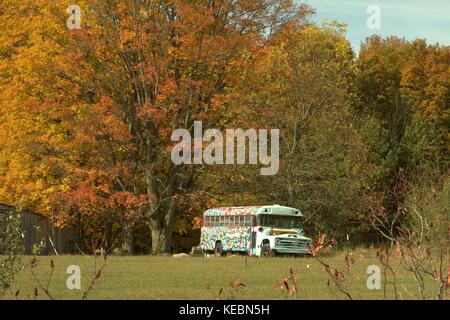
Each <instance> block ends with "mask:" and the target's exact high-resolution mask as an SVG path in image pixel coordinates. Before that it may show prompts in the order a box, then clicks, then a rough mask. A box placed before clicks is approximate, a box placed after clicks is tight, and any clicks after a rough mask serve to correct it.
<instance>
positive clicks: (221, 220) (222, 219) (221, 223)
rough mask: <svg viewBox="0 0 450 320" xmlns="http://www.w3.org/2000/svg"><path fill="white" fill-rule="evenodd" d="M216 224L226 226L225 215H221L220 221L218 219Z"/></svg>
mask: <svg viewBox="0 0 450 320" xmlns="http://www.w3.org/2000/svg"><path fill="white" fill-rule="evenodd" d="M216 225H217V226H218V227H223V226H224V216H219V221H216Z"/></svg>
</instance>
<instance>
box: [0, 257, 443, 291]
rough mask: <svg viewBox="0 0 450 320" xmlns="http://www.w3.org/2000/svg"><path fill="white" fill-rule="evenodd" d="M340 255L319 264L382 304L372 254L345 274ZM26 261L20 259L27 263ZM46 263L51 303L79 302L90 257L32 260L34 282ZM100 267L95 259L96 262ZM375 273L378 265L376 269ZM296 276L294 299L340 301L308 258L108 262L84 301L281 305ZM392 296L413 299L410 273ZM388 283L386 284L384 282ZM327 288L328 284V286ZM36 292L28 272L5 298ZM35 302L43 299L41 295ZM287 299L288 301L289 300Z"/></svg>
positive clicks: (91, 263)
mask: <svg viewBox="0 0 450 320" xmlns="http://www.w3.org/2000/svg"><path fill="white" fill-rule="evenodd" d="M345 253H346V252H339V253H335V254H334V255H332V256H327V257H323V260H324V261H325V262H326V263H328V264H329V265H330V266H331V267H333V268H338V270H339V271H342V272H343V273H344V277H345V284H344V285H345V287H346V288H347V289H348V291H349V292H350V294H351V295H352V297H353V298H354V299H384V294H383V289H381V290H369V289H368V288H367V285H366V281H367V278H368V277H369V274H367V273H366V271H367V267H368V266H369V265H380V264H379V263H378V261H377V260H376V258H375V250H363V249H358V250H355V251H353V257H354V260H355V263H354V264H353V266H352V267H351V270H350V274H347V270H346V266H345ZM31 259H32V257H24V259H23V261H24V263H25V262H29V261H30V260H31ZM50 259H53V261H54V266H55V269H54V274H53V277H52V280H51V282H50V287H49V289H50V292H51V294H52V295H53V297H54V298H55V299H80V297H81V295H82V291H83V290H84V289H86V288H87V287H88V284H89V282H90V280H91V279H92V272H93V266H94V258H93V257H92V256H79V255H73V256H58V257H57V256H51V257H48V256H45V257H42V256H40V257H38V260H39V267H38V268H36V270H39V271H38V273H39V275H40V277H39V278H40V281H41V282H42V283H44V284H45V283H46V279H47V278H46V276H45V272H47V271H49V270H50ZM96 263H97V265H101V259H99V258H98V259H97V262H96ZM70 265H78V266H79V267H80V269H81V278H82V281H81V282H82V290H69V289H67V287H66V280H67V278H68V276H69V274H67V273H66V269H67V267H68V266H70ZM380 267H381V265H380ZM291 268H292V270H293V271H294V273H295V274H296V276H297V282H298V283H297V287H298V293H297V298H298V299H346V297H345V295H343V294H342V293H340V292H338V291H337V290H336V288H335V287H334V286H333V285H330V286H328V284H327V283H328V280H329V276H328V274H327V273H326V272H325V270H324V267H323V266H321V265H320V264H319V263H318V262H317V261H316V260H315V259H314V258H292V257H277V258H255V257H249V258H248V259H247V266H246V264H245V257H244V256H227V257H210V258H204V257H186V258H173V257H151V256H132V257H122V256H109V257H108V258H107V265H106V267H105V269H104V272H103V274H102V276H101V277H100V278H99V280H98V282H97V283H96V284H95V286H94V288H93V290H92V291H91V292H90V293H89V295H88V299H215V298H216V296H217V294H218V292H219V290H220V289H221V288H224V290H223V293H222V296H221V297H222V298H223V299H225V298H237V299H285V296H284V295H283V293H282V291H281V290H280V289H279V288H277V287H276V284H277V283H278V282H279V281H280V280H281V279H283V278H287V277H289V273H290V271H289V270H290V269H291ZM397 277H398V280H397V282H398V284H397V285H398V292H399V298H401V299H417V298H419V295H418V290H417V285H416V282H415V280H414V277H413V276H412V274H411V273H408V272H406V271H405V270H404V268H403V267H399V269H398V275H397ZM388 279H389V278H388ZM237 280H239V281H240V282H242V283H243V284H244V285H245V287H244V288H243V289H242V290H240V292H239V293H238V294H234V293H233V294H231V293H230V292H231V291H232V289H230V287H229V284H230V282H231V281H237ZM330 283H331V281H330ZM427 285H428V288H427V290H428V291H429V292H430V295H431V294H432V296H430V298H434V297H435V292H436V290H437V286H436V283H435V281H434V280H433V279H432V278H430V279H429V281H428V282H427ZM35 287H36V288H39V287H38V285H37V283H36V280H34V279H33V277H32V275H31V273H30V271H29V270H26V269H25V270H23V271H21V272H20V273H19V274H18V276H17V279H16V281H15V283H14V286H13V288H12V289H11V290H10V291H9V292H8V294H7V296H6V298H7V299H15V293H16V292H17V290H19V295H18V299H30V298H31V299H33V298H34V296H33V292H34V288H35ZM388 289H389V290H388V291H389V293H388V298H393V294H392V292H393V291H392V287H391V286H389V287H388ZM38 292H39V295H38V299H48V298H47V297H46V296H45V294H44V293H42V292H41V290H39V291H38ZM291 298H293V297H291Z"/></svg>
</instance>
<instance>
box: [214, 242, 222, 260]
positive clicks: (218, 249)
mask: <svg viewBox="0 0 450 320" xmlns="http://www.w3.org/2000/svg"><path fill="white" fill-rule="evenodd" d="M214 254H215V255H216V257H221V256H223V249H222V243H221V242H220V241H217V242H216V247H215V248H214Z"/></svg>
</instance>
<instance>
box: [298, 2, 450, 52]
mask: <svg viewBox="0 0 450 320" xmlns="http://www.w3.org/2000/svg"><path fill="white" fill-rule="evenodd" d="M304 2H306V3H308V4H309V5H311V6H312V7H314V8H315V9H316V11H317V13H316V17H315V18H314V21H316V22H318V23H321V22H323V21H324V20H325V19H326V20H329V21H332V20H335V19H336V20H338V21H341V22H345V23H346V24H347V26H348V27H347V29H348V30H347V38H348V39H349V40H350V42H351V43H352V45H353V47H354V49H355V50H356V51H357V52H358V51H359V46H360V43H361V41H363V40H364V39H365V38H366V37H368V36H370V35H371V34H373V33H376V34H380V35H382V36H389V35H396V36H399V37H405V38H406V39H408V40H413V39H416V38H424V39H426V40H427V42H428V43H436V42H439V43H440V44H444V45H450V0H304ZM370 5H378V6H379V7H380V9H381V29H380V30H370V29H368V28H367V19H368V18H369V16H370V14H368V13H366V11H367V8H368V7H369V6H370Z"/></svg>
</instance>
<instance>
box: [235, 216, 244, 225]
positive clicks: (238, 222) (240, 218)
mask: <svg viewBox="0 0 450 320" xmlns="http://www.w3.org/2000/svg"><path fill="white" fill-rule="evenodd" d="M236 219H237V226H238V227H243V226H244V219H243V217H242V216H237V217H236Z"/></svg>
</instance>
